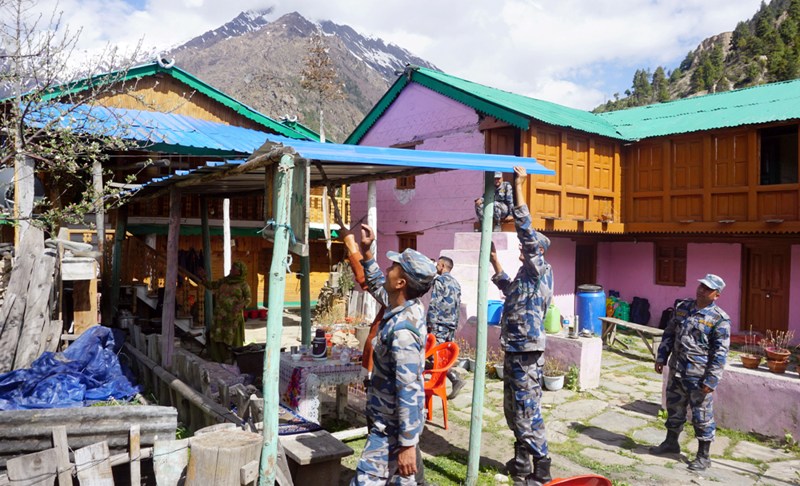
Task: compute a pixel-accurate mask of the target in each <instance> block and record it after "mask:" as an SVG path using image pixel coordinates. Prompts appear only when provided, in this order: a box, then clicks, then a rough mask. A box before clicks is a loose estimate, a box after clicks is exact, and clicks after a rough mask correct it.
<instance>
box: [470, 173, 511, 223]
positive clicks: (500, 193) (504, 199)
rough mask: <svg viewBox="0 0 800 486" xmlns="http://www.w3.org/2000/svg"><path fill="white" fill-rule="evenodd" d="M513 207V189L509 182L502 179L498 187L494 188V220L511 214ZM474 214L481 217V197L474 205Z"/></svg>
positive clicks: (499, 219) (500, 219)
mask: <svg viewBox="0 0 800 486" xmlns="http://www.w3.org/2000/svg"><path fill="white" fill-rule="evenodd" d="M513 208H514V189H513V188H512V186H511V183H509V182H508V181H503V182H502V183H500V187H495V188H494V220H495V221H502V220H504V219H506V217H508V216H511V215H512V210H513ZM475 215H476V216H477V217H478V219H481V218H483V199H481V202H479V203H478V204H476V205H475Z"/></svg>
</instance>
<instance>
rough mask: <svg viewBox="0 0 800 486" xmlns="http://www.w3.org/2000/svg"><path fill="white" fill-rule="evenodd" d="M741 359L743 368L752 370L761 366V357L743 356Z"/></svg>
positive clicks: (753, 355)
mask: <svg viewBox="0 0 800 486" xmlns="http://www.w3.org/2000/svg"><path fill="white" fill-rule="evenodd" d="M739 358H740V359H741V360H742V366H744V367H745V368H750V369H751V370H753V369H756V368H758V365H760V364H761V356H758V355H756V354H743V355H741V356H739Z"/></svg>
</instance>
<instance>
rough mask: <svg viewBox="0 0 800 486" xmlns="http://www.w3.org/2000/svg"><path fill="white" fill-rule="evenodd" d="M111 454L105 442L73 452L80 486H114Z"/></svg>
mask: <svg viewBox="0 0 800 486" xmlns="http://www.w3.org/2000/svg"><path fill="white" fill-rule="evenodd" d="M110 459H111V454H110V453H109V451H108V444H107V443H106V442H98V443H96V444H92V445H90V446H86V447H83V448H80V449H78V450H76V451H75V471H76V472H77V475H78V482H80V484H81V486H114V474H113V473H112V472H111V460H110Z"/></svg>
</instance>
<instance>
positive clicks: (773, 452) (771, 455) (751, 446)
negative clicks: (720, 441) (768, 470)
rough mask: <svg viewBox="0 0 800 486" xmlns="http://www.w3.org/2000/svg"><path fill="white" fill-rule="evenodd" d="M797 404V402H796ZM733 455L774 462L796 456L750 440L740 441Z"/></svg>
mask: <svg viewBox="0 0 800 486" xmlns="http://www.w3.org/2000/svg"><path fill="white" fill-rule="evenodd" d="M795 405H797V404H795ZM731 456H732V457H734V458H742V459H755V460H756V461H763V462H772V461H779V460H787V459H794V456H793V455H791V454H788V453H786V452H784V451H782V450H781V449H770V448H769V447H765V446H762V445H761V444H755V443H753V442H748V441H745V440H743V441H740V442H739V443H737V444H736V445H735V446H734V447H733V451H732V452H731Z"/></svg>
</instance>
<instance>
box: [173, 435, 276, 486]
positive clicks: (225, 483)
mask: <svg viewBox="0 0 800 486" xmlns="http://www.w3.org/2000/svg"><path fill="white" fill-rule="evenodd" d="M261 441H262V437H261V436H260V435H259V434H254V433H252V432H245V431H243V430H236V431H227V430H224V431H217V432H211V433H208V434H203V435H201V436H199V437H195V438H193V439H192V441H191V449H192V454H191V457H190V458H189V468H188V470H187V473H186V485H187V486H192V485H206V484H214V485H217V486H239V485H240V484H241V476H240V474H241V473H240V470H241V468H242V467H243V466H245V465H247V464H249V463H250V462H253V461H258V458H259V456H260V454H261Z"/></svg>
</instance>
